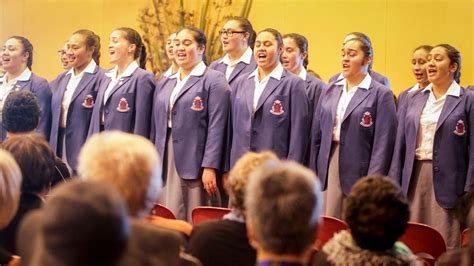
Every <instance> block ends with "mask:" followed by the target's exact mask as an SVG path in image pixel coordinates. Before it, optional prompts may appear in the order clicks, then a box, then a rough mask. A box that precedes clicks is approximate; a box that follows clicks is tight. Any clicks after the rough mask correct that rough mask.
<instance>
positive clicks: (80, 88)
mask: <svg viewBox="0 0 474 266" xmlns="http://www.w3.org/2000/svg"><path fill="white" fill-rule="evenodd" d="M97 68H98V66H96V68H95V71H94V73H87V72H86V73H84V74H83V76H82V78H81V81H79V84H78V85H77V88H76V89H75V90H74V93H73V94H72V98H71V102H73V101H74V100H75V99H76V98H77V96H78V95H79V94H81V92H82V91H83V90H84V89H85V88H86V87H87V85H88V84H89V83H90V82H91V81H92V79H93V78H94V76H95V74H96V73H97Z"/></svg>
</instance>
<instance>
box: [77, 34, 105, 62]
mask: <svg viewBox="0 0 474 266" xmlns="http://www.w3.org/2000/svg"><path fill="white" fill-rule="evenodd" d="M74 34H80V35H82V36H83V37H84V38H85V39H86V46H87V48H90V49H93V51H92V59H94V61H95V63H96V64H97V65H99V64H100V37H99V35H97V34H95V33H94V32H93V31H91V30H86V29H82V30H78V31H76V32H74V33H73V35H74Z"/></svg>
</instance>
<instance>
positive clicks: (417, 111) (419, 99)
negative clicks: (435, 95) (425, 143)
mask: <svg viewBox="0 0 474 266" xmlns="http://www.w3.org/2000/svg"><path fill="white" fill-rule="evenodd" d="M417 94H418V95H415V96H414V97H413V101H412V102H411V104H410V110H411V112H410V113H413V117H415V132H416V134H418V130H419V128H420V118H421V113H422V112H423V109H424V108H425V105H426V101H428V97H429V96H430V94H429V93H428V92H417ZM414 139H415V140H416V136H415V138H414Z"/></svg>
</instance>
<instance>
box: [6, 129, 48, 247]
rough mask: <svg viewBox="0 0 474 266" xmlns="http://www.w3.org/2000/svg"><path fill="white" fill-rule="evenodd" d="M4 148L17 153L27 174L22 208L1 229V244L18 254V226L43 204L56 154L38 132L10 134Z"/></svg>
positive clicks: (14, 155)
mask: <svg viewBox="0 0 474 266" xmlns="http://www.w3.org/2000/svg"><path fill="white" fill-rule="evenodd" d="M1 147H2V148H3V149H5V150H7V151H9V152H10V153H11V154H12V155H13V158H15V160H16V162H17V163H18V165H19V166H20V169H21V174H22V176H23V180H22V183H21V195H20V205H19V208H18V211H17V212H16V214H15V217H14V218H13V220H12V221H11V222H10V224H9V225H8V226H7V227H6V228H4V229H2V230H0V246H2V247H4V248H5V249H6V250H8V251H9V252H12V253H16V252H15V251H16V249H15V235H16V232H17V227H18V225H19V223H20V222H21V220H22V219H23V217H24V216H25V214H26V213H28V212H29V211H31V210H34V209H37V208H39V207H40V206H41V205H42V204H43V201H44V198H45V196H46V194H47V192H48V188H49V184H50V182H51V179H52V176H53V174H54V153H53V151H52V149H51V147H50V146H49V143H48V142H47V141H46V140H45V139H44V137H43V136H42V135H39V134H37V133H32V134H26V135H21V136H14V137H9V138H7V139H6V140H5V141H4V142H3V143H2V145H1ZM2 207H3V206H2Z"/></svg>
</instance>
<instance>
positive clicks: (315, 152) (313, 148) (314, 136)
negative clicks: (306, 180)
mask: <svg viewBox="0 0 474 266" xmlns="http://www.w3.org/2000/svg"><path fill="white" fill-rule="evenodd" d="M326 92H327V90H324V91H322V92H321V96H320V97H319V99H318V104H317V105H316V109H315V110H314V114H313V122H312V123H311V125H312V127H311V145H310V150H309V152H310V157H309V158H310V159H309V168H310V169H311V170H313V171H314V172H315V173H316V175H317V174H318V156H319V148H320V147H321V112H322V106H321V102H322V101H323V100H324V98H325V95H326Z"/></svg>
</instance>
